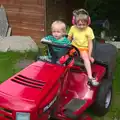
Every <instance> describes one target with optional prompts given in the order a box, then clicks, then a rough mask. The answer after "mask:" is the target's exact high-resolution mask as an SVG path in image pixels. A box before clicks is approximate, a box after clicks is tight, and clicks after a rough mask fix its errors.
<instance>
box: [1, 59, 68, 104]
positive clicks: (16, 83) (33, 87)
mask: <svg viewBox="0 0 120 120" xmlns="http://www.w3.org/2000/svg"><path fill="white" fill-rule="evenodd" d="M65 69H66V68H65V67H64V66H60V65H57V64H51V63H46V62H42V61H37V62H34V63H33V64H31V65H29V66H28V67H26V68H25V69H23V70H22V71H20V72H19V73H17V74H15V75H14V76H12V77H11V78H9V79H8V80H6V81H5V82H3V83H2V84H1V85H0V98H1V97H2V99H0V103H1V102H3V101H1V100H3V98H4V99H5V100H4V102H5V103H6V102H7V101H11V100H10V98H12V97H13V98H14V104H16V102H15V100H16V101H17V102H18V101H20V100H23V101H25V102H27V101H28V102H32V103H34V104H36V103H40V101H43V100H44V99H45V98H46V97H47V95H48V94H49V93H50V91H51V90H52V89H53V88H54V86H55V85H56V84H57V83H58V82H59V78H60V77H61V76H62V74H63V73H64V71H65ZM3 94H4V95H3ZM4 96H5V97H4ZM7 96H8V97H7ZM11 102H12V101H11Z"/></svg>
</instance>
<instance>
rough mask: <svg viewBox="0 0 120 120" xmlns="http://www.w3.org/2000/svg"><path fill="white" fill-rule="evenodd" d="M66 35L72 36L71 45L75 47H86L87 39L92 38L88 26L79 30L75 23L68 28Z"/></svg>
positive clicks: (90, 29)
mask: <svg viewBox="0 0 120 120" xmlns="http://www.w3.org/2000/svg"><path fill="white" fill-rule="evenodd" d="M68 36H70V37H72V38H73V40H72V45H74V46H75V47H77V48H88V40H93V39H94V33H93V30H92V28H90V27H89V26H88V27H86V28H85V29H83V30H81V29H79V28H77V27H76V26H75V25H74V26H72V27H71V28H70V31H69V33H68Z"/></svg>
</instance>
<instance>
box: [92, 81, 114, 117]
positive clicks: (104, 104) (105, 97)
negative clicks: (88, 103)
mask: <svg viewBox="0 0 120 120" xmlns="http://www.w3.org/2000/svg"><path fill="white" fill-rule="evenodd" d="M111 100H112V82H111V81H109V80H106V79H104V80H103V81H102V83H101V85H100V87H99V90H98V92H97V96H96V101H95V103H94V104H93V105H92V107H91V108H92V110H93V112H94V113H95V115H97V116H104V115H105V114H106V113H107V112H108V111H109V107H110V105H111Z"/></svg>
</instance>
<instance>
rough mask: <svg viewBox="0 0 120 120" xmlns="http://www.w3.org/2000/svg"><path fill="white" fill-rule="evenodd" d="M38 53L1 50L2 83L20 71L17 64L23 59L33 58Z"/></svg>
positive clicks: (0, 80)
mask: <svg viewBox="0 0 120 120" xmlns="http://www.w3.org/2000/svg"><path fill="white" fill-rule="evenodd" d="M35 56H36V53H32V52H27V53H19V52H6V53H3V52H0V83H1V82H3V81H4V80H6V79H7V78H9V77H10V76H12V75H14V74H15V73H16V72H18V71H20V70H21V68H20V67H16V66H15V64H16V63H17V62H18V61H19V60H21V59H33V58H34V57H35Z"/></svg>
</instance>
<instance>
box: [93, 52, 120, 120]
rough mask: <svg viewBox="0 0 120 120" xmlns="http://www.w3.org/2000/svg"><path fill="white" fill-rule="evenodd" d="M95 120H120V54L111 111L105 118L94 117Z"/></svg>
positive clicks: (119, 55)
mask: <svg viewBox="0 0 120 120" xmlns="http://www.w3.org/2000/svg"><path fill="white" fill-rule="evenodd" d="M93 118H94V120H120V53H119V54H118V57H117V65H116V70H115V78H114V81H113V100H112V105H111V108H110V111H109V112H108V114H106V115H105V116H104V117H101V118H100V117H93Z"/></svg>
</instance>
